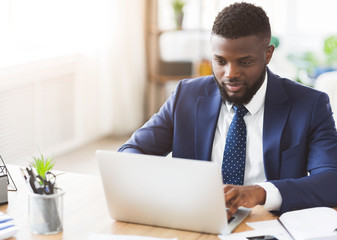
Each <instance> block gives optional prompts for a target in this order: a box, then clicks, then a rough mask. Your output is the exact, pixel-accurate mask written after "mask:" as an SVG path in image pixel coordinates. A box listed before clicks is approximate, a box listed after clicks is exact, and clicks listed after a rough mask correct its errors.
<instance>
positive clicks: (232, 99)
mask: <svg viewBox="0 0 337 240" xmlns="http://www.w3.org/2000/svg"><path fill="white" fill-rule="evenodd" d="M266 71H267V66H265V67H264V68H263V70H262V72H261V74H260V77H259V78H258V80H257V81H256V82H255V83H254V84H253V85H252V86H251V87H250V88H249V89H247V91H246V92H245V94H244V95H243V96H241V97H236V96H229V95H228V93H227V92H226V89H225V86H224V84H223V86H222V85H221V84H220V83H219V82H218V79H217V78H216V76H215V74H214V72H213V76H214V79H215V82H216V84H217V86H218V88H219V91H220V94H221V98H222V101H223V102H224V103H226V102H229V103H232V104H234V105H241V104H247V103H249V102H250V100H252V98H253V96H254V95H255V93H256V92H257V91H258V90H259V89H260V87H261V86H262V84H263V81H264V79H265V76H266ZM229 81H230V82H235V81H237V80H236V79H230V80H229Z"/></svg>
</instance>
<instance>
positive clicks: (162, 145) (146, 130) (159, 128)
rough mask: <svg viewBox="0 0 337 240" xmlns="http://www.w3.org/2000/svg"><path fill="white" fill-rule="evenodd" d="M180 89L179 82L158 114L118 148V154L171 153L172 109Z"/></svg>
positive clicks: (163, 154)
mask: <svg viewBox="0 0 337 240" xmlns="http://www.w3.org/2000/svg"><path fill="white" fill-rule="evenodd" d="M180 89H181V82H179V84H178V86H177V88H176V90H175V92H173V93H172V95H171V96H170V97H169V98H168V99H167V100H166V102H165V103H164V105H163V106H162V107H161V108H160V110H159V112H158V113H156V114H154V115H153V116H152V117H151V119H150V120H149V121H147V122H146V123H145V124H144V125H143V126H142V127H141V128H139V129H138V130H136V131H135V132H134V133H133V135H132V136H131V138H130V139H129V140H128V141H127V142H126V143H125V144H124V145H122V146H121V147H120V148H119V150H118V151H119V152H130V153H142V154H151V155H161V156H165V155H167V154H169V153H170V152H171V151H172V141H173V128H174V111H175V110H174V109H175V104H176V100H177V98H178V95H179V92H180Z"/></svg>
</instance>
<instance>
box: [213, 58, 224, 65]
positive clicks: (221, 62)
mask: <svg viewBox="0 0 337 240" xmlns="http://www.w3.org/2000/svg"><path fill="white" fill-rule="evenodd" d="M215 61H216V62H217V63H218V64H219V65H225V64H226V60H225V59H216V60H215Z"/></svg>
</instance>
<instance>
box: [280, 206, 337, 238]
mask: <svg viewBox="0 0 337 240" xmlns="http://www.w3.org/2000/svg"><path fill="white" fill-rule="evenodd" d="M280 220H281V222H282V223H283V225H284V226H285V227H286V228H287V229H288V231H289V232H290V233H291V234H292V235H293V237H294V238H295V239H299V240H301V239H324V237H327V239H329V238H330V237H335V239H337V232H335V229H337V212H336V210H334V209H333V208H328V207H315V208H308V209H303V210H297V211H292V212H287V213H284V214H282V216H281V217H280Z"/></svg>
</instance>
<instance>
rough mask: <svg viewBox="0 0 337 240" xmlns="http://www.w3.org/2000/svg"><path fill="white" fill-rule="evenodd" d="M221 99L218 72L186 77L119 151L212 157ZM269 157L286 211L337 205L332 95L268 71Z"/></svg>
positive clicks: (265, 129) (265, 150) (268, 166)
mask: <svg viewBox="0 0 337 240" xmlns="http://www.w3.org/2000/svg"><path fill="white" fill-rule="evenodd" d="M221 101H222V100H221V96H220V93H219V90H218V87H217V85H216V83H215V80H214V78H213V76H207V77H200V78H196V79H187V80H183V81H180V82H179V84H178V86H177V88H176V91H175V92H174V93H173V94H172V95H171V96H170V98H169V99H168V100H167V101H166V102H165V104H164V105H163V106H162V107H161V109H160V111H159V112H158V113H157V114H155V115H153V117H152V118H151V119H150V120H149V121H148V122H147V123H145V125H144V126H143V127H141V128H140V129H138V130H137V131H136V132H135V133H134V134H133V135H132V137H131V138H130V139H129V140H128V141H127V142H126V143H125V144H124V145H123V146H122V147H121V148H120V149H119V151H126V152H135V153H144V154H152V155H167V154H168V153H170V152H171V151H172V156H173V157H180V158H188V159H198V160H206V161H210V159H211V154H212V145H213V138H214V133H215V129H216V125H217V120H218V115H219V111H220V106H221ZM263 158H264V159H263V160H264V167H265V172H266V177H267V180H268V181H270V182H272V183H273V184H274V185H275V186H276V187H277V188H278V189H279V191H280V193H281V195H282V199H283V201H282V206H281V210H280V213H282V212H286V211H289V210H294V209H301V208H308V207H314V206H334V207H335V206H337V133H336V129H335V123H334V120H333V117H332V112H331V107H330V103H329V98H328V96H327V95H326V94H325V93H323V92H319V91H317V90H314V89H312V88H309V87H305V86H302V85H300V84H297V83H296V82H294V81H291V80H288V79H284V78H280V77H279V76H277V75H275V74H273V73H272V72H271V71H270V70H268V84H267V92H266V98H265V110H264V125H263ZM308 173H309V175H310V176H308Z"/></svg>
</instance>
